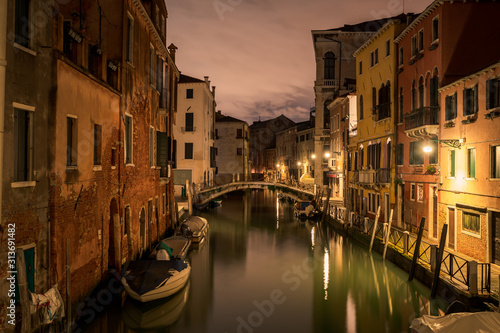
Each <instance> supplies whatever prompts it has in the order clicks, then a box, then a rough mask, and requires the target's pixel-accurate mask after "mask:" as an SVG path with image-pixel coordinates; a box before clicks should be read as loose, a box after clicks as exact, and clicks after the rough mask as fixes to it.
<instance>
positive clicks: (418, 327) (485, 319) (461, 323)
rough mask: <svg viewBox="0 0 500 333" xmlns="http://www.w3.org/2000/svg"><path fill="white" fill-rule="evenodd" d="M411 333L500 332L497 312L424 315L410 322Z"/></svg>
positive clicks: (499, 318) (499, 314)
mask: <svg viewBox="0 0 500 333" xmlns="http://www.w3.org/2000/svg"><path fill="white" fill-rule="evenodd" d="M410 330H411V332H412V333H444V332H453V333H469V332H500V313H498V312H473V313H471V312H458V313H451V314H448V315H446V316H441V317H439V316H428V315H424V316H422V317H420V318H415V319H413V321H412V322H411V326H410Z"/></svg>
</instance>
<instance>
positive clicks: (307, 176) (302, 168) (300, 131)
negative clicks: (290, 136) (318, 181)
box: [297, 117, 316, 184]
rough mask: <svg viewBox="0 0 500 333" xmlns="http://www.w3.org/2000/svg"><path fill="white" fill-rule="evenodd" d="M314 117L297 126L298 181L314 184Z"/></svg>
mask: <svg viewBox="0 0 500 333" xmlns="http://www.w3.org/2000/svg"><path fill="white" fill-rule="evenodd" d="M315 158H316V156H315V155H314V117H311V118H310V120H307V121H304V122H301V123H298V124H297V164H298V163H300V165H298V170H299V174H298V176H299V180H300V182H301V183H304V184H312V183H314V159H315Z"/></svg>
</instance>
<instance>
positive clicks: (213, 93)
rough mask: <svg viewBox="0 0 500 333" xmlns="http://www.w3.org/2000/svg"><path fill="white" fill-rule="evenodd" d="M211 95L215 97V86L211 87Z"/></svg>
mask: <svg viewBox="0 0 500 333" xmlns="http://www.w3.org/2000/svg"><path fill="white" fill-rule="evenodd" d="M212 95H213V96H214V97H215V86H212Z"/></svg>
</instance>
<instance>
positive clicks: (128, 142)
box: [125, 115, 133, 164]
mask: <svg viewBox="0 0 500 333" xmlns="http://www.w3.org/2000/svg"><path fill="white" fill-rule="evenodd" d="M132 143H133V141H132V117H131V116H129V115H125V164H132Z"/></svg>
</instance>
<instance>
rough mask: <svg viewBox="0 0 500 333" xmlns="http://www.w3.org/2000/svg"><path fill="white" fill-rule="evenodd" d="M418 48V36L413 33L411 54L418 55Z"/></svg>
mask: <svg viewBox="0 0 500 333" xmlns="http://www.w3.org/2000/svg"><path fill="white" fill-rule="evenodd" d="M417 50H418V46H417V36H416V35H413V36H412V37H411V56H412V57H414V56H416V55H417Z"/></svg>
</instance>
